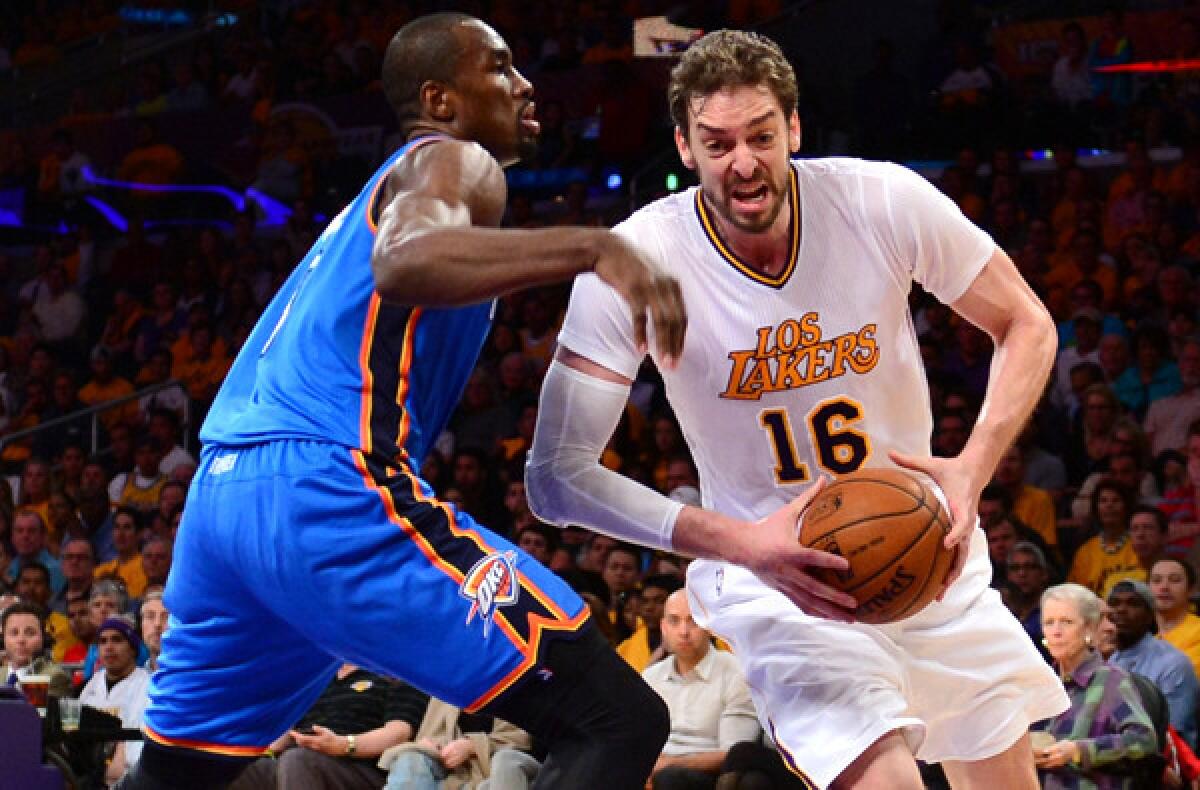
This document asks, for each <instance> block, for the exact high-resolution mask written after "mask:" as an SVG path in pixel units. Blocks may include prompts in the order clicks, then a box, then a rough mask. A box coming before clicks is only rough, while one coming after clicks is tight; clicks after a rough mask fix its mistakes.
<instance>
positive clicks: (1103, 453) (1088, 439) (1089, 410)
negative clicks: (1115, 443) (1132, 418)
mask: <svg viewBox="0 0 1200 790" xmlns="http://www.w3.org/2000/svg"><path fill="white" fill-rule="evenodd" d="M1118 417H1120V403H1119V402H1118V401H1117V398H1116V396H1115V395H1114V394H1113V392H1112V390H1111V389H1109V388H1108V387H1107V386H1105V385H1104V384H1093V385H1091V386H1090V387H1088V388H1087V389H1086V390H1084V392H1083V412H1082V419H1081V421H1080V425H1079V429H1078V430H1076V431H1073V432H1072V435H1071V437H1070V444H1069V445H1068V447H1067V451H1066V458H1065V459H1064V460H1065V461H1066V464H1067V482H1068V483H1073V484H1075V485H1079V484H1081V483H1082V482H1083V481H1084V479H1086V478H1087V476H1088V475H1090V474H1092V473H1093V472H1098V471H1102V470H1104V469H1105V466H1106V462H1107V460H1108V454H1109V450H1110V443H1111V440H1112V432H1113V427H1114V426H1115V425H1116V423H1117V419H1118Z"/></svg>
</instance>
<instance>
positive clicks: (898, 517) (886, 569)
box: [799, 469, 954, 625]
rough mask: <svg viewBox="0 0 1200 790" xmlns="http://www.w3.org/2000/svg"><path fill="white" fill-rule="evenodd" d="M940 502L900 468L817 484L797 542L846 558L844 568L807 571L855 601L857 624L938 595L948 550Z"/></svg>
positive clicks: (904, 613)
mask: <svg viewBox="0 0 1200 790" xmlns="http://www.w3.org/2000/svg"><path fill="white" fill-rule="evenodd" d="M949 531H950V520H949V518H948V516H947V513H946V509H945V507H943V506H942V503H941V501H940V500H939V499H938V498H937V497H936V496H935V495H934V493H933V491H932V490H930V488H929V487H928V486H927V485H926V484H925V483H923V482H922V481H920V480H918V479H917V478H916V477H914V476H913V475H910V474H908V473H907V472H903V471H901V470H899V469H860V470H858V471H857V472H852V473H850V474H848V475H844V476H842V477H839V478H838V479H837V480H836V481H834V482H833V483H831V484H829V485H828V486H827V487H826V488H825V489H823V490H822V491H821V492H820V493H818V494H817V496H816V497H815V498H814V499H813V501H812V502H811V503H810V504H809V506H808V508H807V509H806V510H805V511H804V515H803V517H802V522H801V526H800V536H799V539H800V542H801V543H803V544H804V545H805V546H809V547H811V548H814V549H820V550H821V551H827V552H830V553H831V554H837V555H840V556H842V557H845V558H846V559H847V560H848V561H849V563H850V567H849V568H848V569H846V570H845V571H832V570H824V569H813V571H812V573H813V575H814V576H816V577H817V578H819V579H820V580H821V581H823V582H825V583H826V584H828V585H829V586H830V587H834V588H836V589H838V590H841V591H843V592H846V593H849V594H850V595H852V596H853V597H854V599H855V600H856V601H857V602H858V608H857V609H856V611H855V615H856V617H857V618H858V620H859V621H860V622H864V623H871V624H874V625H878V624H881V623H892V622H895V621H897V620H903V619H904V618H906V617H912V616H913V615H915V614H916V613H917V612H920V611H921V610H922V609H924V608H925V607H926V606H928V605H929V603H930V602H931V601H932V600H933V599H934V598H936V597H937V595H938V593H939V592H940V591H941V588H942V581H943V580H944V579H945V578H946V573H947V572H949V570H950V565H951V563H952V562H953V559H954V552H953V551H950V550H948V549H946V548H945V546H944V545H943V541H944V540H945V537H946V534H947V533H948V532H949Z"/></svg>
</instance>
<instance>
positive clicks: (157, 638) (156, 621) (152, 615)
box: [140, 587, 168, 674]
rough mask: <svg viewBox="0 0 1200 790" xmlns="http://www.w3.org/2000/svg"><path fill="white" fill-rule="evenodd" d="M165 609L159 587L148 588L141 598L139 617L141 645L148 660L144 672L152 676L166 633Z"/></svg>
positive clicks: (156, 667)
mask: <svg viewBox="0 0 1200 790" xmlns="http://www.w3.org/2000/svg"><path fill="white" fill-rule="evenodd" d="M167 614H168V613H167V607H166V605H165V604H163V591H162V588H161V587H150V588H148V589H147V590H146V594H145V596H144V597H143V598H142V608H141V611H140V617H141V620H142V644H144V645H145V646H146V650H147V652H149V653H150V658H149V659H147V661H146V671H147V672H149V673H151V674H153V673H154V670H156V669H158V654H159V653H161V652H162V636H163V634H164V633H166V631H167Z"/></svg>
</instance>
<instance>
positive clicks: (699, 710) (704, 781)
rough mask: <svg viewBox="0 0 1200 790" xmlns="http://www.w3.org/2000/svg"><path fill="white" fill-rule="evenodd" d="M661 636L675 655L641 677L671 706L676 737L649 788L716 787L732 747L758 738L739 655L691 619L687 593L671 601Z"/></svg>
mask: <svg viewBox="0 0 1200 790" xmlns="http://www.w3.org/2000/svg"><path fill="white" fill-rule="evenodd" d="M662 633H663V639H664V640H665V642H666V644H667V652H668V653H669V654H670V655H668V656H667V658H665V659H663V660H662V661H660V662H658V663H657V664H655V665H653V666H651V667H650V668H649V669H647V670H646V671H645V672H643V673H642V677H643V678H644V679H645V680H646V682H647V683H648V684H649V685H650V687H651V688H652V689H654V690H655V691H656V692H657V693H658V695H659V696H660V697H662V698H663V700H664V701H665V702H666V703H667V709H668V710H669V712H670V718H671V733H670V736H669V737H668V738H667V743H666V745H665V746H664V747H663V753H662V756H661V757H659V758H658V762H657V763H655V765H654V771H653V773H652V775H651V777H650V780H649V782H647V785H648V786H649V787H652V788H653V790H673V789H674V788H715V787H716V782H717V774H718V773H719V772H720V769H721V765H722V764H723V763H724V761H725V755H726V753H727V752H728V751H729V749H730V747H732V746H733V745H734V744H736V743H739V742H742V741H753V740H755V739H756V738H758V736H759V732H760V730H759V726H758V719H757V718H755V714H754V705H753V704H752V703H751V701H750V691H749V689H748V688H747V686H746V681H745V679H743V677H742V675H741V670H740V669H739V667H738V664H737V661H736V660H735V659H734V657H733V656H732V655H731V654H729V653H725V652H722V651H719V650H717V649H715V648H714V647H713V646H712V642H711V641H710V637H709V634H708V632H707V631H705V630H703V629H702V628H700V627H699V626H698V625H696V622H695V620H693V619H692V613H691V611H690V610H689V609H688V600H687V593H686V591H684V590H677V591H675V592H673V593H671V595H670V596H669V597H668V598H667V602H666V606H665V609H664V612H663V619H662Z"/></svg>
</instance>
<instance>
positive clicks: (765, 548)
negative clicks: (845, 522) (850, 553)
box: [741, 478, 858, 623]
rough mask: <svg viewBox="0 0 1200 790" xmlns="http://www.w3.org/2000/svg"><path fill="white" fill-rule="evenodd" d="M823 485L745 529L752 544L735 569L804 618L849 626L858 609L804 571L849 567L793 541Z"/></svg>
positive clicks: (846, 596) (843, 560)
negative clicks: (793, 606)
mask: <svg viewBox="0 0 1200 790" xmlns="http://www.w3.org/2000/svg"><path fill="white" fill-rule="evenodd" d="M824 480H825V478H819V479H818V481H817V482H816V483H815V484H814V485H812V486H809V488H808V490H807V491H805V492H804V493H803V494H801V495H800V496H798V497H796V498H795V499H793V500H792V501H791V502H789V503H787V504H786V505H784V506H783V507H781V508H780V509H779V510H776V511H775V512H774V513H772V514H771V515H769V516H767V517H766V518H764V519H762V520H761V521H759V522H758V524H756V525H755V526H754V527H753V528H752V529H749V530H747V533H748V534H747V537H748V538H749V539H750V540H751V541H752V543H751V546H750V548H749V551H750V554H749V557H748V558H747V559H746V560H744V561H743V562H742V563H741V564H742V565H745V566H746V567H747V568H749V569H750V570H752V571H754V574H755V575H756V576H758V578H759V579H761V580H762V581H763V582H764V583H765V584H767V585H769V586H771V587H774V588H775V589H776V590H778V591H779V592H781V593H783V594H784V595H785V596H787V597H788V599H789V600H791V602H792V603H794V604H796V606H798V607H800V609H801V610H802V611H803V612H804V613H805V614H810V615H813V616H814V617H824V618H827V619H829V620H838V621H841V622H844V623H850V622H854V610H855V609H856V608H857V606H858V602H857V601H855V600H854V596H852V595H850V594H848V593H844V592H841V591H839V590H835V589H834V588H833V587H830V586H829V585H828V584H825V583H824V582H822V581H819V580H818V579H816V578H815V577H814V576H812V575H811V574H810V573H809V572H808V569H809V568H828V569H829V570H834V571H844V570H846V569H848V568H849V567H850V563H849V562H848V561H847V560H846V558H845V557H840V556H838V555H837V554H830V553H829V552H826V551H820V550H818V549H810V548H808V547H807V546H804V545H801V543H800V541H799V539H798V535H799V524H800V518H801V516H803V515H804V511H805V509H806V508H807V507H808V503H809V502H811V501H812V499H813V497H815V496H816V495H817V492H819V491H820V490H821V489H822V488H823V487H824Z"/></svg>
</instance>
